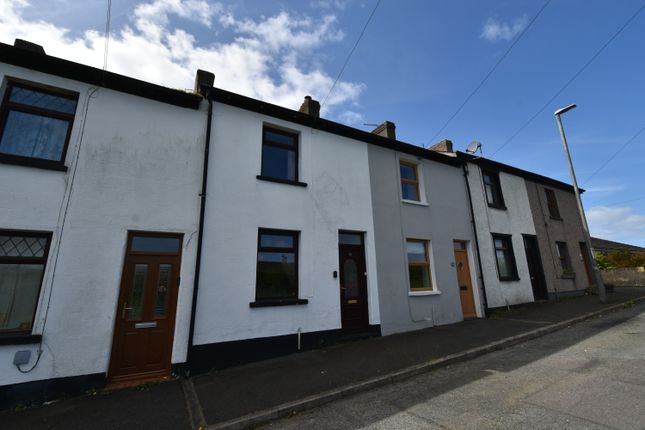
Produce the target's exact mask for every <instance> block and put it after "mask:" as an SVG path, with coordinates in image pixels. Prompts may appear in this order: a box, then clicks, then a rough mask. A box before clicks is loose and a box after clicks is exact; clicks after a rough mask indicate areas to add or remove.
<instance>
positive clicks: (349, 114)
mask: <svg viewBox="0 0 645 430" xmlns="http://www.w3.org/2000/svg"><path fill="white" fill-rule="evenodd" d="M338 119H339V120H340V121H341V122H343V123H345V124H347V125H356V124H362V123H363V122H364V121H365V117H364V116H363V114H362V113H359V112H354V111H353V110H346V111H343V112H341V114H340V115H338Z"/></svg>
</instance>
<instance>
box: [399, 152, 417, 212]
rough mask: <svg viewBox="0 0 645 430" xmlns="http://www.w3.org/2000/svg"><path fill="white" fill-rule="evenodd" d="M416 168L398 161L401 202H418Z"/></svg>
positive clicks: (412, 164)
mask: <svg viewBox="0 0 645 430" xmlns="http://www.w3.org/2000/svg"><path fill="white" fill-rule="evenodd" d="M417 169H418V166H417V164H415V163H412V162H409V161H403V160H401V161H399V170H400V172H401V198H402V199H403V200H411V201H415V202H418V201H420V193H419V172H418V170H417Z"/></svg>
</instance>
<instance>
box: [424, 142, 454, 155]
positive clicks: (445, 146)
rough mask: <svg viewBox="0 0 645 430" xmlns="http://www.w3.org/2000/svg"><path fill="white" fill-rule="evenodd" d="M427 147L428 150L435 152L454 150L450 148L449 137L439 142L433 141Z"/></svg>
mask: <svg viewBox="0 0 645 430" xmlns="http://www.w3.org/2000/svg"><path fill="white" fill-rule="evenodd" d="M428 149H430V151H436V152H455V151H454V150H453V149H452V141H451V140H449V139H444V140H442V141H441V142H439V143H435V144H434V145H432V146H431V147H430V148H428Z"/></svg>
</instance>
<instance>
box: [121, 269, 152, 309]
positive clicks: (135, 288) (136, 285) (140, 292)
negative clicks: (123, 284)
mask: <svg viewBox="0 0 645 430" xmlns="http://www.w3.org/2000/svg"><path fill="white" fill-rule="evenodd" d="M147 278H148V265H147V264H135V265H134V275H133V279H132V289H131V290H130V299H129V300H128V302H127V303H126V304H125V309H126V310H127V311H128V314H127V315H128V320H130V321H132V320H140V319H141V317H142V314H143V299H144V295H145V288H146V281H147Z"/></svg>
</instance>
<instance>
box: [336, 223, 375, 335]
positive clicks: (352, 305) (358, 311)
mask: <svg viewBox="0 0 645 430" xmlns="http://www.w3.org/2000/svg"><path fill="white" fill-rule="evenodd" d="M338 250H339V256H340V266H339V267H340V314H341V321H342V327H343V331H344V332H345V333H360V332H366V331H368V329H369V316H368V310H367V272H366V268H365V247H364V245H363V235H362V234H361V233H343V232H341V233H340V234H339V243H338Z"/></svg>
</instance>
